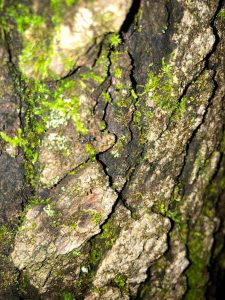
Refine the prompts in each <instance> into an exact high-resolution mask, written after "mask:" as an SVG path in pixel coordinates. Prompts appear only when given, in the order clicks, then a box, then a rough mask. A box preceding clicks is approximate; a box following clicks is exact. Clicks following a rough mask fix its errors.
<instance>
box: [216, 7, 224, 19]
mask: <svg viewBox="0 0 225 300" xmlns="http://www.w3.org/2000/svg"><path fill="white" fill-rule="evenodd" d="M218 16H219V17H221V18H222V19H223V20H225V9H224V8H222V9H221V10H220V11H219V13H218Z"/></svg>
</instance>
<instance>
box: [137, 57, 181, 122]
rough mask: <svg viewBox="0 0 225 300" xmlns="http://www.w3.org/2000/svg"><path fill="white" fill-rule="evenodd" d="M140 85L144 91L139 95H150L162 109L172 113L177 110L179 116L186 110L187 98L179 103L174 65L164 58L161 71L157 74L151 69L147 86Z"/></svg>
mask: <svg viewBox="0 0 225 300" xmlns="http://www.w3.org/2000/svg"><path fill="white" fill-rule="evenodd" d="M139 87H141V88H143V89H144V91H143V92H142V93H139V94H138V96H143V95H148V96H149V97H150V98H151V99H152V100H153V101H154V104H155V105H156V106H157V107H159V108H160V109H162V110H164V111H167V112H169V113H170V114H172V113H173V112H174V111H176V115H177V116H179V115H180V114H183V113H184V112H185V111H186V103H187V98H186V97H183V98H182V99H181V101H180V102H179V103H178V102H177V100H176V97H175V95H176V90H175V87H174V83H173V73H172V65H170V64H166V63H165V59H164V58H163V59H162V65H161V69H160V71H159V73H158V74H157V75H156V74H154V73H153V72H152V71H149V72H148V73H147V82H146V84H145V86H139Z"/></svg>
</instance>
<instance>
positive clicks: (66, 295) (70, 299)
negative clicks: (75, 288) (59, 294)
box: [63, 292, 75, 300]
mask: <svg viewBox="0 0 225 300" xmlns="http://www.w3.org/2000/svg"><path fill="white" fill-rule="evenodd" d="M63 300H75V298H74V296H73V295H72V294H71V293H69V292H64V293H63Z"/></svg>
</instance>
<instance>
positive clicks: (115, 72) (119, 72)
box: [114, 68, 122, 78]
mask: <svg viewBox="0 0 225 300" xmlns="http://www.w3.org/2000/svg"><path fill="white" fill-rule="evenodd" d="M114 75H115V77H116V78H121V77H122V70H121V69H120V68H116V69H115V71H114Z"/></svg>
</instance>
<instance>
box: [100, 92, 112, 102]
mask: <svg viewBox="0 0 225 300" xmlns="http://www.w3.org/2000/svg"><path fill="white" fill-rule="evenodd" d="M102 97H103V98H104V100H105V101H106V102H108V103H110V102H111V101H112V98H111V96H110V94H109V93H106V92H102Z"/></svg>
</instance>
